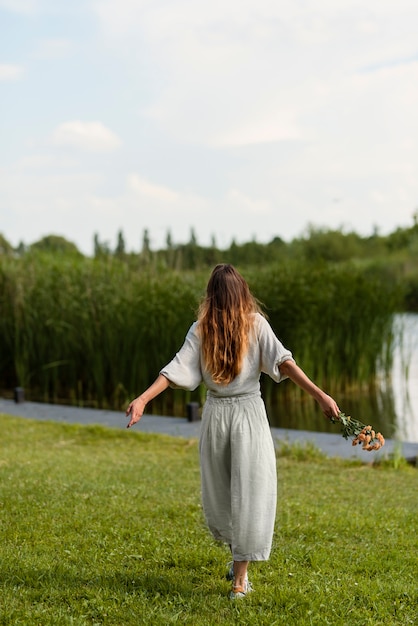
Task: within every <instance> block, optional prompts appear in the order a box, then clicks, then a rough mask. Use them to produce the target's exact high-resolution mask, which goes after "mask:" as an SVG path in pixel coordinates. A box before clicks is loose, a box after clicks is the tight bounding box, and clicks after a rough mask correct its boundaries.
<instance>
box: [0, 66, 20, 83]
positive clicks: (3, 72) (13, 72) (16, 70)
mask: <svg viewBox="0 0 418 626" xmlns="http://www.w3.org/2000/svg"><path fill="white" fill-rule="evenodd" d="M22 74H23V67H22V66H21V65H13V64H11V63H0V81H2V80H4V81H6V80H18V79H19V78H21V76H22Z"/></svg>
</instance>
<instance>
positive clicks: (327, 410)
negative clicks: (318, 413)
mask: <svg viewBox="0 0 418 626" xmlns="http://www.w3.org/2000/svg"><path fill="white" fill-rule="evenodd" d="M318 404H319V406H320V407H321V409H322V412H323V414H324V415H325V417H328V418H331V417H334V418H335V419H338V416H339V414H340V413H341V411H340V409H339V407H338V404H337V403H336V402H335V400H334V399H333V398H331V396H329V395H328V394H326V393H324V394H323V396H321V397H320V398H319V399H318Z"/></svg>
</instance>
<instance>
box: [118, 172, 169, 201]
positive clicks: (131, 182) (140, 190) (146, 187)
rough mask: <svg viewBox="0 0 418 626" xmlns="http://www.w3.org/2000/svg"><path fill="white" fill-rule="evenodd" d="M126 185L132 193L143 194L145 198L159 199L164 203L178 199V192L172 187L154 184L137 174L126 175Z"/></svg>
mask: <svg viewBox="0 0 418 626" xmlns="http://www.w3.org/2000/svg"><path fill="white" fill-rule="evenodd" d="M128 187H129V189H131V190H132V191H133V192H134V193H136V194H138V195H139V196H143V197H145V198H147V199H152V200H156V201H161V202H165V203H170V204H171V203H173V202H176V201H178V199H179V194H178V193H177V192H176V191H173V190H172V189H168V188H167V187H162V186H160V185H154V184H153V183H150V182H149V181H148V180H145V179H144V178H142V177H141V176H139V175H138V174H131V175H130V176H128Z"/></svg>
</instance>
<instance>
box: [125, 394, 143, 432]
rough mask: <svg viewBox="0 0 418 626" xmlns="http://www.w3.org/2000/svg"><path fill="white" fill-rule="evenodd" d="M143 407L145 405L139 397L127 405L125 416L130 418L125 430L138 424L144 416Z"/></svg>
mask: <svg viewBox="0 0 418 626" xmlns="http://www.w3.org/2000/svg"><path fill="white" fill-rule="evenodd" d="M145 405H146V402H145V401H144V400H143V399H142V397H141V396H138V397H137V398H135V400H132V402H131V403H130V404H129V406H128V408H127V409H126V416H127V417H129V415H130V416H131V419H130V421H129V424H128V425H127V426H126V428H130V427H131V426H133V425H134V424H136V423H137V422H139V420H140V419H141V417H142V416H143V414H144V411H145Z"/></svg>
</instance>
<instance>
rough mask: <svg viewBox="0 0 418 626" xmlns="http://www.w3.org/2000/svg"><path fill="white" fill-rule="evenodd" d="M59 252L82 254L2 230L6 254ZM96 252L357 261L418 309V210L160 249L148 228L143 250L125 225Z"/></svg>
mask: <svg viewBox="0 0 418 626" xmlns="http://www.w3.org/2000/svg"><path fill="white" fill-rule="evenodd" d="M43 253H53V254H54V255H64V256H70V257H72V258H74V257H78V258H81V257H83V255H82V254H81V252H80V251H79V250H78V248H77V247H76V245H75V244H74V243H72V242H70V241H68V240H66V239H65V238H63V237H61V236H56V235H49V236H46V237H43V238H42V239H41V240H39V241H36V242H34V243H32V244H30V245H26V244H24V243H20V244H19V246H18V247H17V248H13V247H12V246H11V245H10V243H8V242H7V240H6V239H5V238H4V237H3V236H2V235H1V234H0V256H3V257H5V256H6V257H12V258H23V257H25V256H28V255H30V256H31V255H34V254H35V255H36V254H43ZM93 258H95V259H96V260H106V261H111V260H112V259H117V260H119V261H122V262H123V263H124V264H126V265H127V266H128V267H129V268H131V269H133V270H141V269H150V268H154V269H157V270H162V269H169V270H175V271H178V272H185V271H190V270H193V271H194V270H199V269H202V270H204V269H205V268H206V269H208V268H210V267H213V266H214V265H215V264H216V263H220V262H226V263H232V264H234V265H236V266H237V267H241V268H249V267H264V266H267V265H272V264H278V263H289V262H295V261H299V262H301V263H303V262H305V263H307V264H309V265H311V264H318V263H325V264H327V263H330V264H341V263H347V262H351V263H354V264H355V265H356V266H360V267H373V268H374V269H375V271H379V272H380V273H381V276H382V278H384V279H385V280H388V281H390V282H392V283H396V284H398V285H399V284H400V285H401V286H402V289H403V301H402V304H401V305H400V306H401V308H403V309H404V310H408V311H418V212H416V213H415V214H414V215H413V223H412V225H411V226H410V227H407V228H397V229H396V230H394V231H393V232H392V233H390V234H389V235H379V233H378V231H377V230H376V231H375V232H374V233H373V234H372V235H370V236H367V237H362V236H360V235H359V234H357V233H355V232H343V231H340V230H327V229H321V228H315V227H313V226H309V227H308V228H307V229H306V232H305V233H304V234H303V235H302V236H301V237H298V238H295V239H293V240H292V241H290V242H286V241H284V240H283V239H281V238H280V237H274V238H272V240H271V241H270V242H269V243H259V242H257V241H250V242H247V243H242V244H238V243H236V242H235V241H234V240H233V241H232V242H231V244H230V245H229V246H228V247H227V248H225V249H220V248H219V247H218V246H217V244H216V241H215V238H214V237H212V241H211V244H210V245H209V246H202V245H200V244H199V242H198V239H197V237H196V234H195V232H194V230H193V229H191V231H190V239H189V241H188V242H187V243H175V242H174V241H173V238H172V236H171V233H170V231H168V232H167V235H166V245H165V247H163V248H161V249H158V250H154V249H153V248H152V245H151V236H150V233H149V231H148V230H147V229H145V230H144V231H143V233H142V236H139V237H138V251H137V252H132V251H128V250H127V246H126V243H125V238H124V234H123V232H122V231H119V232H118V233H117V234H116V237H115V241H114V242H113V244H111V243H110V242H108V241H101V240H100V238H99V236H98V235H97V234H95V235H94V238H93Z"/></svg>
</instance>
